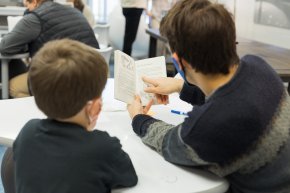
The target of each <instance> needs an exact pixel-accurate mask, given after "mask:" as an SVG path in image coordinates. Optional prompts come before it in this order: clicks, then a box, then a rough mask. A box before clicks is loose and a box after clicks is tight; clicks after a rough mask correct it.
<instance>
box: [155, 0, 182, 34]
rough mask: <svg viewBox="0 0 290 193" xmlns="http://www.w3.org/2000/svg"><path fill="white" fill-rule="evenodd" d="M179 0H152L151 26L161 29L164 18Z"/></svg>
mask: <svg viewBox="0 0 290 193" xmlns="http://www.w3.org/2000/svg"><path fill="white" fill-rule="evenodd" d="M177 1H178V0H152V9H151V11H150V16H151V27H152V28H156V29H159V26H160V22H161V20H162V18H163V17H164V16H165V15H166V13H167V12H168V11H169V9H170V8H171V7H172V6H173V5H174V4H175V3H176V2H177Z"/></svg>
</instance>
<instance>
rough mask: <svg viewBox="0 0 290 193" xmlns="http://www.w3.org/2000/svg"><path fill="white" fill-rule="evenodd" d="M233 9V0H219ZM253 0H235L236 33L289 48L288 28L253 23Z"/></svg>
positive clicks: (289, 34) (289, 36)
mask: <svg viewBox="0 0 290 193" xmlns="http://www.w3.org/2000/svg"><path fill="white" fill-rule="evenodd" d="M219 2H220V3H223V4H225V5H226V7H227V8H229V10H231V11H232V13H233V10H234V0H219ZM254 11H255V0H236V15H235V21H236V28H237V35H238V36H240V37H245V38H249V39H253V40H257V41H261V42H265V43H268V44H272V45H276V46H279V47H284V48H288V49H290V30H289V29H285V28H278V27H271V26H266V25H260V24H256V23H254Z"/></svg>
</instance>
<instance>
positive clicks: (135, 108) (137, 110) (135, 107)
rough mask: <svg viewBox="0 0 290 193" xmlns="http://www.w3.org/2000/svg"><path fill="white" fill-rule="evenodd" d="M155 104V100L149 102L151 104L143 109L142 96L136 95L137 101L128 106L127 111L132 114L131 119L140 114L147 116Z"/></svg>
mask: <svg viewBox="0 0 290 193" xmlns="http://www.w3.org/2000/svg"><path fill="white" fill-rule="evenodd" d="M152 104H153V99H152V100H150V101H149V103H148V104H147V105H146V106H145V107H143V106H142V103H141V99H140V96H138V95H136V96H135V99H134V100H133V101H132V103H131V104H128V106H127V110H128V112H129V114H130V117H131V119H133V117H135V116H136V115H138V114H147V113H148V111H149V110H150V108H151V106H152Z"/></svg>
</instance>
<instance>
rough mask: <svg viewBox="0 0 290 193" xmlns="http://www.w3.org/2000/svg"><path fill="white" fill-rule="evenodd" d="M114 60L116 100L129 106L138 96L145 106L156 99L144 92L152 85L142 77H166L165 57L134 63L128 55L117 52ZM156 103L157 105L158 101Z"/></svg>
mask: <svg viewBox="0 0 290 193" xmlns="http://www.w3.org/2000/svg"><path fill="white" fill-rule="evenodd" d="M114 58H115V65H114V98H115V99H117V100H120V101H123V102H125V103H127V104H128V103H131V102H132V101H133V100H134V95H136V94H138V95H139V96H140V97H141V101H142V104H143V105H146V104H147V103H148V102H149V101H150V99H152V98H153V99H155V97H154V95H153V94H148V93H145V92H144V88H146V87H147V86H150V85H146V84H145V83H144V82H143V81H142V76H148V77H166V65H165V57H164V56H160V57H155V58H148V59H143V60H138V61H134V59H133V58H131V57H130V56H128V55H127V54H125V53H123V52H121V51H119V50H116V51H115V53H114ZM154 103H155V104H156V100H155V101H154Z"/></svg>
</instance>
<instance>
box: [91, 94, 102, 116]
mask: <svg viewBox="0 0 290 193" xmlns="http://www.w3.org/2000/svg"><path fill="white" fill-rule="evenodd" d="M101 110H102V98H101V97H99V98H96V99H93V100H91V101H90V104H89V107H88V113H89V116H90V117H92V118H97V117H98V116H99V114H100V112H101Z"/></svg>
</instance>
